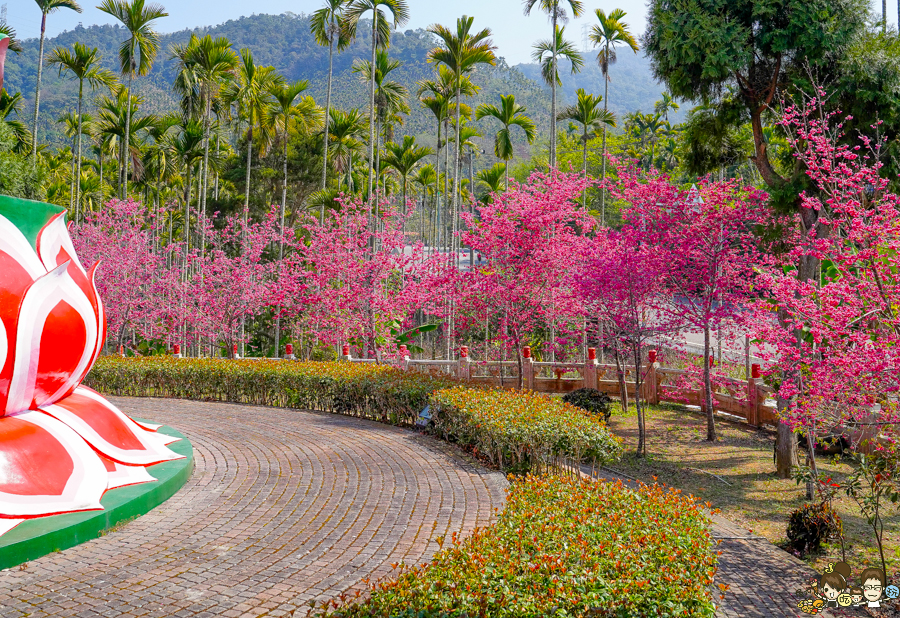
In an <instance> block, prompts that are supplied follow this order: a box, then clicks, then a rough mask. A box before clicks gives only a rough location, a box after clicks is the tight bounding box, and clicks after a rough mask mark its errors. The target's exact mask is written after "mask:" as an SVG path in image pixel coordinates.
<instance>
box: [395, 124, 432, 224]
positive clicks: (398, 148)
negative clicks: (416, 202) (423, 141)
mask: <svg viewBox="0 0 900 618" xmlns="http://www.w3.org/2000/svg"><path fill="white" fill-rule="evenodd" d="M385 149H386V150H387V152H386V153H385V156H384V164H385V166H387V167H389V168H391V169H393V170H396V171H397V175H398V176H400V184H401V185H402V187H403V188H402V192H403V202H402V203H403V206H402V210H403V214H404V215H406V213H407V204H406V188H407V184H408V182H409V175H410V174H411V173H412V172H413V171H414V170H415V168H416V166H418V165H419V163H420V162H421V161H422V159H424V158H425V157H427V156H428V155H430V154H431V148H426V147H425V146H419V145H418V144H416V138H414V137H412V136H411V135H407V136H405V137H404V138H403V141H402V142H401V143H399V144H395V143H394V142H390V143H389V144H387V145H386V146H385ZM404 225H405V222H404Z"/></svg>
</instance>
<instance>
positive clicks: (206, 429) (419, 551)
mask: <svg viewBox="0 0 900 618" xmlns="http://www.w3.org/2000/svg"><path fill="white" fill-rule="evenodd" d="M113 401H115V402H116V404H117V405H119V406H120V407H121V408H122V409H123V410H124V411H125V412H126V413H130V414H133V415H135V416H138V417H141V418H146V419H149V420H153V421H156V422H162V423H165V424H167V425H171V426H173V427H176V428H178V429H179V430H180V431H181V432H182V433H184V434H185V435H186V436H187V437H188V438H189V439H190V440H191V441H192V442H193V444H194V450H195V457H196V467H195V470H194V473H193V476H192V477H191V479H190V480H189V481H188V483H187V485H186V486H185V487H184V488H183V489H182V490H181V491H180V492H179V493H178V494H176V495H175V497H173V498H172V499H171V500H169V501H168V502H166V503H165V504H163V505H162V506H160V507H159V508H157V509H155V510H154V511H152V512H150V513H149V514H147V515H145V516H143V517H140V518H138V519H137V520H135V521H133V522H131V523H128V524H127V525H125V526H123V527H121V529H119V530H117V531H114V532H110V533H109V534H107V535H106V536H105V537H102V538H100V539H96V540H93V541H90V542H88V543H85V544H83V545H79V546H78V547H74V548H72V549H69V550H66V551H64V552H62V553H56V554H52V555H49V556H45V557H43V558H41V559H39V560H35V561H33V562H31V563H29V564H28V565H27V567H26V568H25V569H24V570H17V569H15V570H10V571H6V572H0V616H2V617H3V618H7V617H10V618H12V617H16V618H19V617H24V616H30V617H38V616H78V617H79V618H91V617H95V616H109V617H114V618H132V617H138V616H146V617H151V616H154V617H155V616H158V617H171V616H178V617H181V616H197V617H200V618H203V617H210V618H211V617H217V618H218V617H225V618H228V617H237V616H248V617H249V616H259V615H266V616H273V617H275V616H284V615H287V614H289V613H290V612H291V611H292V610H293V609H295V608H298V607H301V606H304V605H305V604H306V603H307V602H308V601H309V600H311V599H319V600H324V599H331V598H334V597H336V596H337V595H338V594H340V593H341V592H344V591H347V590H352V589H357V588H360V587H363V584H362V580H363V579H364V578H366V577H371V578H373V579H374V578H378V577H381V576H385V575H387V574H389V572H390V570H391V567H390V566H389V565H390V564H391V563H393V562H400V561H405V562H406V563H419V562H423V561H426V560H428V559H429V558H430V556H431V555H432V554H433V553H434V552H435V551H436V550H437V548H438V546H437V544H436V543H435V542H434V539H435V538H436V537H438V536H441V535H448V536H449V535H450V534H451V533H452V532H461V533H463V534H466V533H470V532H471V531H472V530H473V529H474V528H475V527H476V526H483V525H486V524H488V523H490V521H491V520H492V517H493V515H494V509H495V508H500V507H502V505H503V501H504V498H505V488H506V479H505V477H504V476H503V475H502V474H501V473H498V472H492V471H487V470H485V469H484V468H482V467H481V466H479V465H477V464H476V463H474V462H473V461H471V460H467V459H464V458H463V457H462V456H460V455H459V454H458V452H457V451H456V450H454V449H452V448H450V447H448V446H446V445H444V444H442V443H440V442H438V441H436V440H433V439H430V438H427V437H423V436H419V435H417V434H415V433H412V432H409V431H404V430H401V429H397V428H393V427H389V426H386V425H381V424H378V423H373V422H368V421H363V420H359V419H354V418H348V417H343V416H333V415H325V414H315V413H307V412H298V411H294V410H281V409H273V408H256V407H246V406H238V405H230V404H221V403H215V404H213V403H196V402H187V401H172V400H158V399H156V400H154V399H114V400H113ZM305 613H306V611H305V609H302V610H301V611H298V612H297V615H298V616H301V615H305Z"/></svg>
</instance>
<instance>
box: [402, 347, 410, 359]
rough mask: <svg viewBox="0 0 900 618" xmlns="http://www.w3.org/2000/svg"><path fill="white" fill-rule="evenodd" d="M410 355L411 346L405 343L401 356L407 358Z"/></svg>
mask: <svg viewBox="0 0 900 618" xmlns="http://www.w3.org/2000/svg"><path fill="white" fill-rule="evenodd" d="M408 356H409V348H407V347H406V346H405V345H401V346H400V358H406V357H408Z"/></svg>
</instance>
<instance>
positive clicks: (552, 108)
mask: <svg viewBox="0 0 900 618" xmlns="http://www.w3.org/2000/svg"><path fill="white" fill-rule="evenodd" d="M558 18H559V16H558V15H557V12H556V10H554V11H553V38H552V39H551V40H552V41H553V58H552V62H551V64H552V67H551V72H550V89H551V95H550V170H551V171H553V168H555V167H556V54H557V49H556V21H557V19H558Z"/></svg>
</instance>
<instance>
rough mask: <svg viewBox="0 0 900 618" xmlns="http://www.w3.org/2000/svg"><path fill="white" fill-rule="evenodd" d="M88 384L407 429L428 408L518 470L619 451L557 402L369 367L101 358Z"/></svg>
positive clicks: (451, 432) (455, 434)
mask: <svg viewBox="0 0 900 618" xmlns="http://www.w3.org/2000/svg"><path fill="white" fill-rule="evenodd" d="M85 383H86V384H87V385H88V386H90V387H92V388H94V389H96V390H98V391H101V392H103V393H106V394H110V395H122V396H132V397H173V398H178V399H194V400H201V401H230V402H237V403H246V404H251V405H267V406H278V407H283V408H299V409H305V410H319V411H322V412H333V413H339V414H348V415H352V416H359V417H362V418H369V419H373V420H378V421H382V422H388V423H392V424H395V425H407V426H409V425H412V424H413V423H415V421H416V419H417V418H418V415H419V414H420V413H421V412H422V410H423V409H424V408H425V407H426V406H428V405H431V406H432V407H433V408H434V409H435V414H433V418H434V421H435V428H436V429H437V430H438V431H439V432H440V433H442V434H443V436H444V438H446V439H450V440H452V441H458V442H460V443H461V444H463V445H465V446H471V447H474V448H475V449H477V450H478V451H479V452H480V453H482V454H484V455H486V456H487V457H489V458H490V459H491V461H492V462H493V463H495V464H496V465H498V466H500V467H504V466H506V467H509V466H513V467H514V469H515V470H517V471H526V470H529V469H532V468H541V467H554V466H558V465H560V464H561V463H563V462H566V463H572V462H576V461H577V462H581V461H592V462H594V463H608V462H610V461H614V460H615V459H617V458H618V457H619V455H620V454H621V451H622V447H621V442H620V441H619V439H618V438H616V437H615V436H613V435H612V434H611V433H610V432H609V430H608V429H607V428H606V426H605V424H604V423H603V421H602V419H600V417H598V416H596V415H592V414H589V413H587V412H585V411H584V410H581V409H580V408H576V407H574V406H570V405H568V404H565V403H562V402H560V401H558V400H553V399H550V398H548V397H545V396H543V395H536V394H534V393H525V392H513V391H498V390H486V389H475V388H466V387H462V386H459V383H458V382H455V381H452V380H449V379H444V378H436V377H432V376H427V375H423V374H417V373H413V372H409V371H400V370H398V369H395V368H393V367H388V366H385V365H375V364H371V363H301V362H285V361H278V360H239V361H234V360H226V359H176V358H171V357H164V356H153V357H143V358H136V359H134V358H120V357H103V358H101V359H99V360H98V361H97V363H96V364H95V365H94V368H93V370H92V371H91V373H90V374H89V375H88V378H87V380H85Z"/></svg>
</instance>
